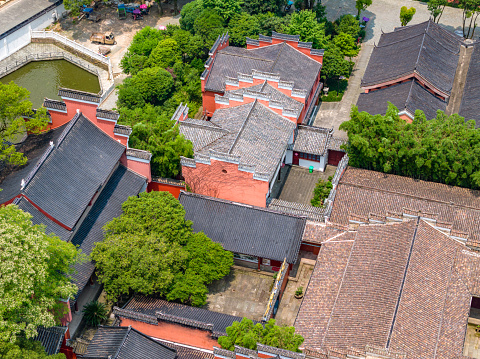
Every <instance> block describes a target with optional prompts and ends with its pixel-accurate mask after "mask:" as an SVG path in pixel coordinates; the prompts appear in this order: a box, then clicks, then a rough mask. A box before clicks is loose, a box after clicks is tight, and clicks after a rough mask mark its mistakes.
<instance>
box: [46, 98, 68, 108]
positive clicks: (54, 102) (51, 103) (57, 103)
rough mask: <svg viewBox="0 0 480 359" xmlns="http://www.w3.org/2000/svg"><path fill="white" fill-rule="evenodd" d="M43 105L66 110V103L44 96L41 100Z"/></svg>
mask: <svg viewBox="0 0 480 359" xmlns="http://www.w3.org/2000/svg"><path fill="white" fill-rule="evenodd" d="M43 107H46V108H50V109H54V110H60V111H67V105H66V104H65V102H63V101H58V100H52V99H49V98H46V97H45V99H44V100H43Z"/></svg>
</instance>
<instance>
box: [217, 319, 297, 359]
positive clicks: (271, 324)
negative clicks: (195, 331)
mask: <svg viewBox="0 0 480 359" xmlns="http://www.w3.org/2000/svg"><path fill="white" fill-rule="evenodd" d="M226 331H227V336H221V337H219V338H218V344H220V345H221V347H222V348H223V349H226V350H234V349H235V345H239V346H241V347H243V348H247V349H252V350H256V349H257V343H260V344H265V345H268V346H272V347H275V348H280V349H285V350H290V351H293V352H300V349H299V348H298V347H299V346H300V345H301V344H302V343H303V341H304V339H303V337H302V336H301V335H299V334H295V327H280V326H278V325H275V319H270V320H269V321H268V322H267V323H265V327H264V326H263V325H262V324H260V323H257V324H253V321H252V320H250V319H247V318H243V319H242V321H241V322H233V323H232V325H231V326H230V327H227V329H226Z"/></svg>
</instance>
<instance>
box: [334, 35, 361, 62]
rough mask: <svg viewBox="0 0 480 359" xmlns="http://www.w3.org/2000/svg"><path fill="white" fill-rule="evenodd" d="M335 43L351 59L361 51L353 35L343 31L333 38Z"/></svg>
mask: <svg viewBox="0 0 480 359" xmlns="http://www.w3.org/2000/svg"><path fill="white" fill-rule="evenodd" d="M333 44H334V45H335V46H336V47H338V48H339V49H340V51H342V54H343V55H344V56H348V57H349V58H350V59H351V58H352V57H355V56H357V55H358V52H359V51H360V49H359V48H358V47H357V45H356V44H355V40H354V39H353V37H351V36H350V35H349V34H345V33H344V32H341V33H340V34H338V35H337V36H335V37H334V38H333Z"/></svg>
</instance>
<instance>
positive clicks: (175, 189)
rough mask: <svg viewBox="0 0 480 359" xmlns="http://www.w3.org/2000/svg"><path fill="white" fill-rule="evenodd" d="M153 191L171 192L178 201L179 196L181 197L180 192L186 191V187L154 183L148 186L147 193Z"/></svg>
mask: <svg viewBox="0 0 480 359" xmlns="http://www.w3.org/2000/svg"><path fill="white" fill-rule="evenodd" d="M152 191H164V192H170V193H171V194H172V195H173V197H175V198H177V199H178V196H179V195H180V191H185V185H180V184H179V185H174V184H167V183H161V182H156V181H152V182H150V183H149V184H148V187H147V192H152Z"/></svg>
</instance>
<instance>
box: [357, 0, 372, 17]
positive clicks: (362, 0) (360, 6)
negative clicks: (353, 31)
mask: <svg viewBox="0 0 480 359" xmlns="http://www.w3.org/2000/svg"><path fill="white" fill-rule="evenodd" d="M370 5H372V0H357V1H355V9H357V11H358V12H357V18H358V19H360V14H361V12H362V11H364V10H366V9H367V7H369V6H370Z"/></svg>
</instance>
